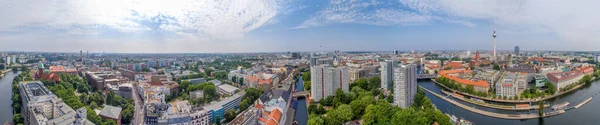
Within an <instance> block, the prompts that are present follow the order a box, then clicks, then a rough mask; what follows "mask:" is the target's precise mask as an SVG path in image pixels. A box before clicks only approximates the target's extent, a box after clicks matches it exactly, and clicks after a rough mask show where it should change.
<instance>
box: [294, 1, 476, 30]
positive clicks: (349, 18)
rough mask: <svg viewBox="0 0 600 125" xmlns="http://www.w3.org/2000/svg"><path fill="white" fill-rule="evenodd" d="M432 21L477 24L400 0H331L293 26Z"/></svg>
mask: <svg viewBox="0 0 600 125" xmlns="http://www.w3.org/2000/svg"><path fill="white" fill-rule="evenodd" d="M432 21H444V22H448V23H456V24H461V25H466V26H470V27H472V26H474V24H472V23H470V22H466V21H462V20H457V19H450V18H445V17H439V16H437V15H433V14H430V13H427V12H423V11H414V10H413V9H406V8H405V6H404V5H403V4H402V3H400V2H397V1H385V2H378V1H373V0H331V1H330V3H329V4H328V5H327V7H325V8H324V9H322V10H320V11H318V12H317V14H315V15H314V16H312V17H310V18H309V19H307V20H306V21H304V22H303V23H302V24H300V25H299V26H297V27H294V28H292V29H299V28H308V27H315V26H322V25H328V24H334V23H355V24H367V25H378V26H388V25H421V24H427V23H429V22H432Z"/></svg>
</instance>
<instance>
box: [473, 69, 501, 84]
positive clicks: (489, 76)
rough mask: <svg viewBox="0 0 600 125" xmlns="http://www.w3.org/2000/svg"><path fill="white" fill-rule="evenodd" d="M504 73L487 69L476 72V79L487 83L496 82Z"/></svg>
mask: <svg viewBox="0 0 600 125" xmlns="http://www.w3.org/2000/svg"><path fill="white" fill-rule="evenodd" d="M501 75H502V73H501V72H500V71H496V70H485V71H481V72H478V73H477V74H475V81H478V80H484V81H485V82H487V83H490V84H492V86H493V85H494V84H496V82H497V81H498V79H499V78H500V76H501Z"/></svg>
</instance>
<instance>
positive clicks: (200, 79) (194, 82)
mask: <svg viewBox="0 0 600 125" xmlns="http://www.w3.org/2000/svg"><path fill="white" fill-rule="evenodd" d="M182 81H188V82H190V83H192V84H200V83H204V82H206V80H205V79H204V78H195V79H186V80H182Z"/></svg>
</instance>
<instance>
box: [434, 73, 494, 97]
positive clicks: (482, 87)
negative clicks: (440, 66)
mask: <svg viewBox="0 0 600 125" xmlns="http://www.w3.org/2000/svg"><path fill="white" fill-rule="evenodd" d="M472 73H473V71H471V70H442V71H439V75H441V76H442V77H445V78H448V79H450V80H453V81H455V82H456V83H460V84H461V86H463V87H466V86H468V85H473V87H474V89H475V91H478V92H488V90H489V88H490V84H489V83H487V82H485V81H484V80H476V81H472V80H471V78H469V77H470V76H472Z"/></svg>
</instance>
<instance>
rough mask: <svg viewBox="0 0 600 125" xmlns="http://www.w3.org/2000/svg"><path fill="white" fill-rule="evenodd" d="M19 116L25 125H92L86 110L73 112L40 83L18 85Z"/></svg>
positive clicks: (30, 82)
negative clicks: (20, 103)
mask: <svg viewBox="0 0 600 125" xmlns="http://www.w3.org/2000/svg"><path fill="white" fill-rule="evenodd" d="M19 92H20V95H21V100H22V104H23V105H22V107H21V115H22V116H23V120H24V121H23V122H24V124H25V125H94V123H92V122H91V121H89V120H87V113H86V112H87V110H86V109H85V108H80V109H77V110H73V109H72V108H71V107H69V106H68V105H67V104H66V103H64V102H63V101H62V100H61V99H60V98H58V97H57V96H56V95H54V94H53V93H52V92H50V90H48V88H46V87H45V86H44V84H43V83H42V82H40V81H25V82H21V83H19Z"/></svg>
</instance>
